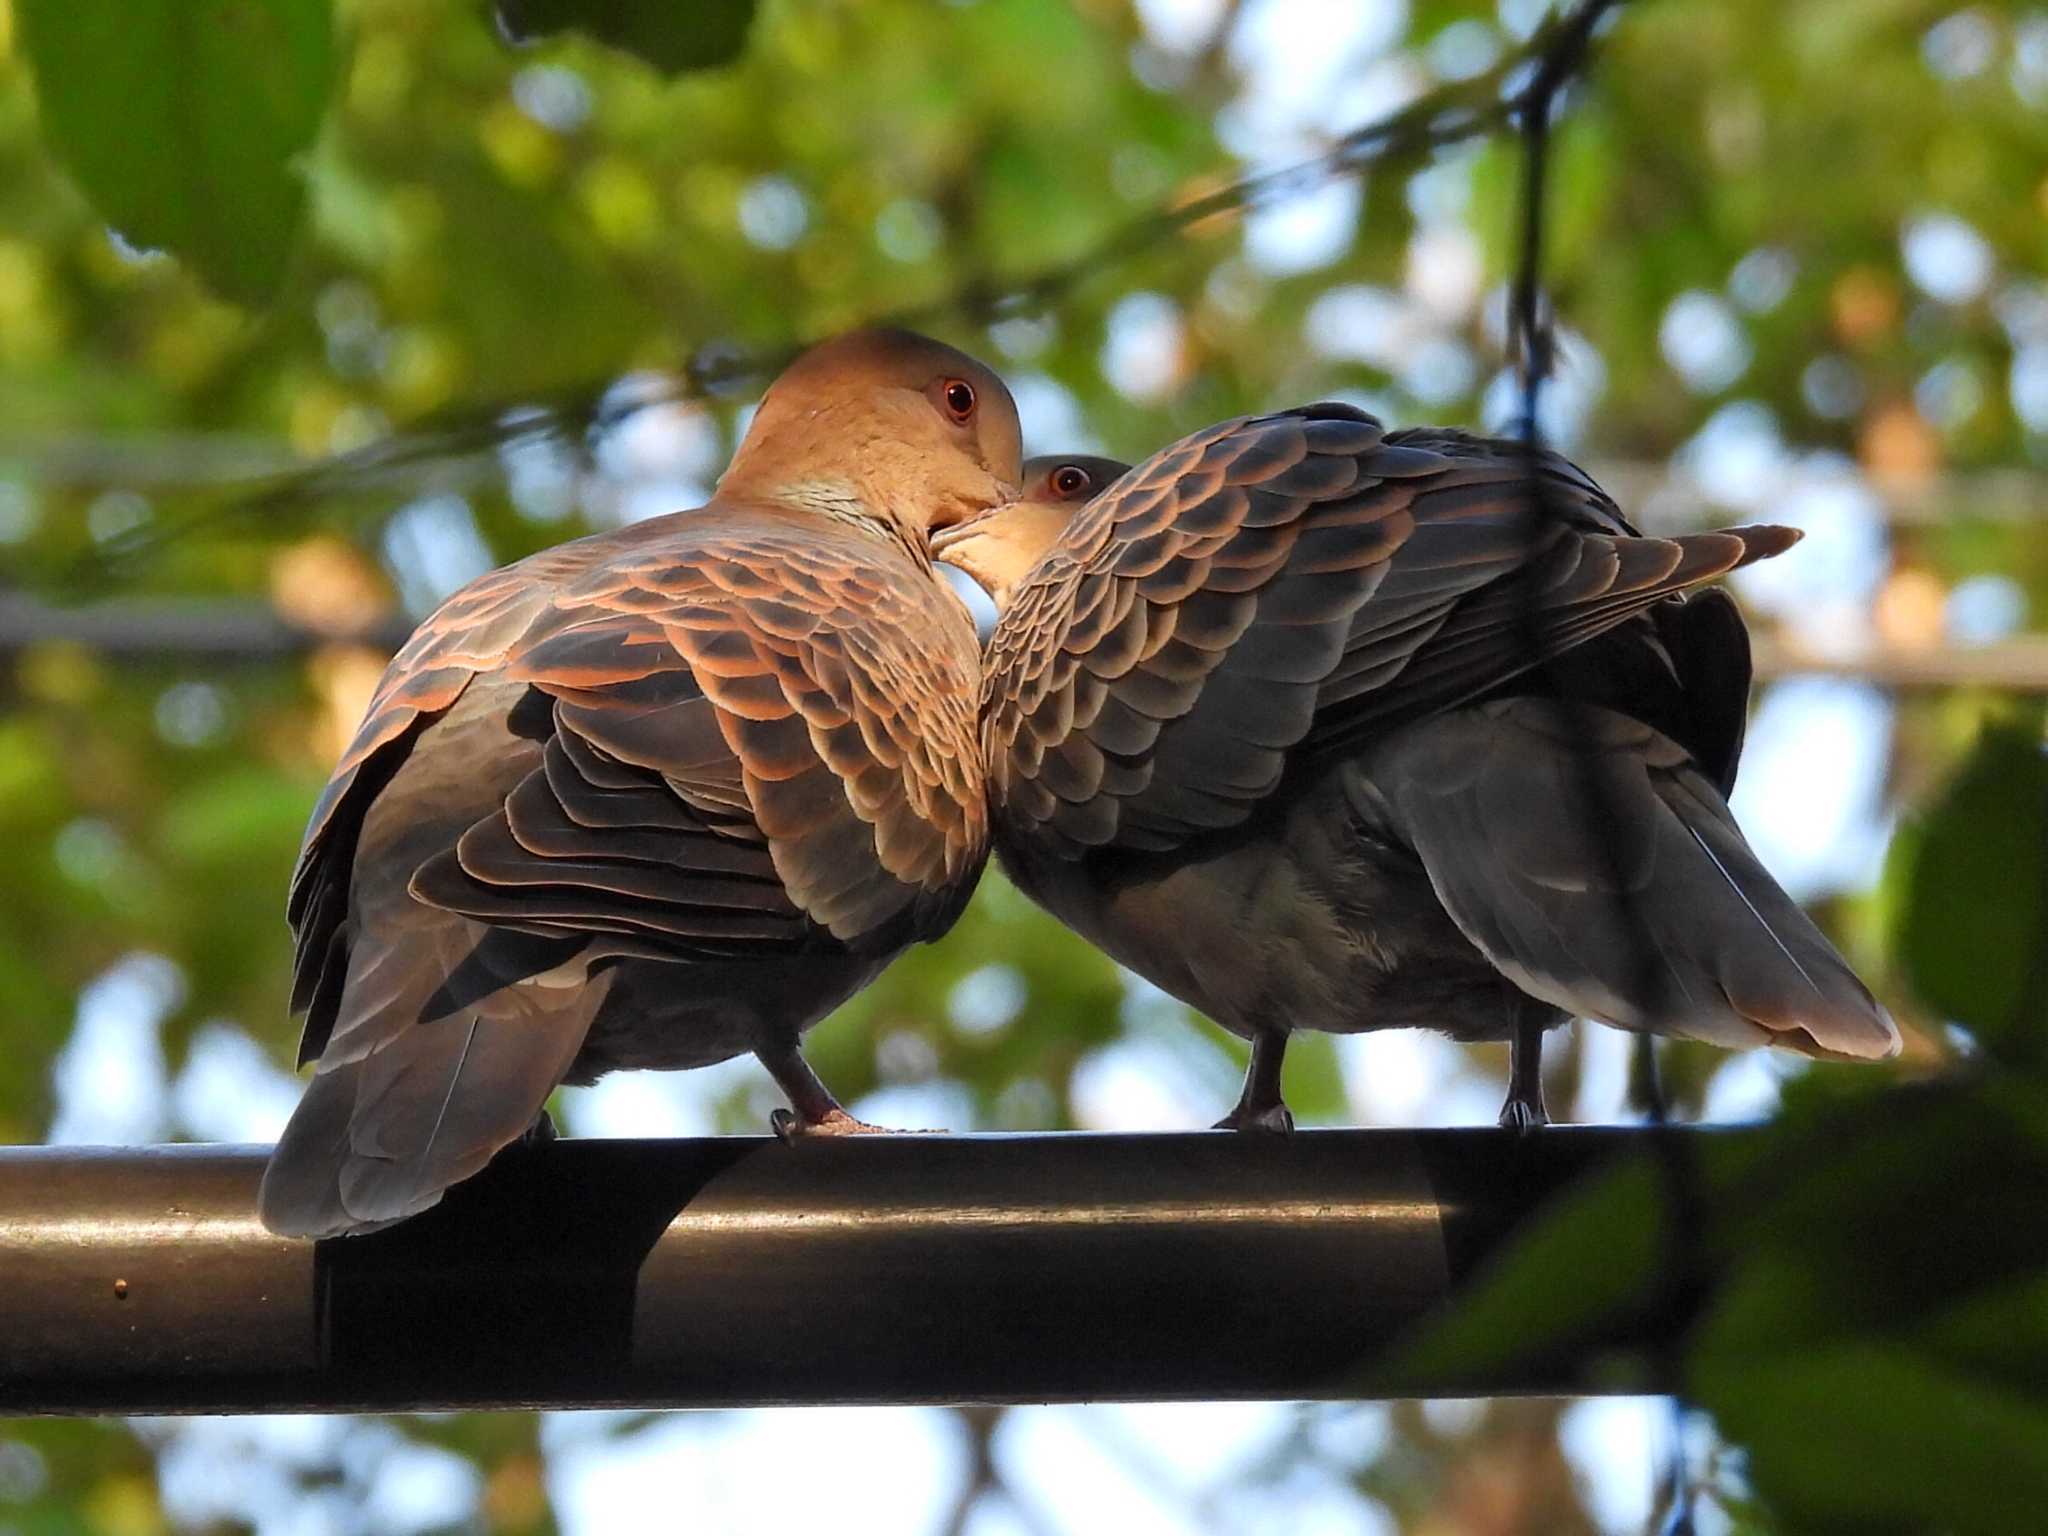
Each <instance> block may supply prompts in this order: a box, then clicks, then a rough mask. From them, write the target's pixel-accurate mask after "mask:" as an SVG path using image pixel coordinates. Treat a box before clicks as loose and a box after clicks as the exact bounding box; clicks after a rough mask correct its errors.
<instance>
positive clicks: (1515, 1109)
mask: <svg viewBox="0 0 2048 1536" xmlns="http://www.w3.org/2000/svg"><path fill="white" fill-rule="evenodd" d="M1500 1123H1501V1128H1502V1129H1503V1130H1509V1131H1516V1132H1519V1133H1521V1134H1523V1135H1527V1134H1528V1133H1529V1132H1530V1131H1533V1130H1535V1129H1536V1128H1537V1127H1538V1126H1539V1125H1548V1124H1550V1116H1549V1115H1548V1114H1547V1113H1546V1112H1545V1111H1544V1108H1543V1105H1542V1104H1541V1103H1540V1102H1539V1103H1532V1102H1530V1101H1529V1100H1528V1099H1524V1098H1518V1097H1516V1096H1515V1095H1513V1094H1510V1095H1509V1096H1508V1101H1507V1103H1505V1104H1503V1105H1501V1107H1500Z"/></svg>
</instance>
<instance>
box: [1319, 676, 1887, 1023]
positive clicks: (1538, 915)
mask: <svg viewBox="0 0 2048 1536" xmlns="http://www.w3.org/2000/svg"><path fill="white" fill-rule="evenodd" d="M1589 780H1590V782H1589ZM1354 782H1355V783H1356V784H1357V786H1358V789H1357V791H1356V792H1355V793H1354V800H1355V801H1357V802H1358V803H1359V804H1360V808H1361V810H1364V811H1365V812H1366V813H1367V814H1369V815H1378V816H1381V817H1383V818H1385V819H1386V820H1387V821H1389V822H1390V823H1391V827H1392V830H1393V831H1394V832H1395V833H1396V834H1397V835H1398V836H1400V837H1401V838H1403V839H1404V840H1405V841H1406V842H1407V843H1408V844H1409V845H1410V846H1411V847H1413V848H1414V850H1415V852H1416V853H1417V855H1418V856H1419V857H1420V859H1421V860H1422V863H1423V866H1424V868H1425V869H1426V870H1427V872H1428V874H1429V878H1430V882H1431V885H1432V887H1433V888H1434V890H1435V891H1436V894H1437V897H1438V899H1439V900H1440V901H1442V902H1443V904H1444V907H1445V910H1446V911H1448V912H1449V913H1450V915H1451V917H1452V920H1453V921H1455V922H1456V923H1457V925H1458V927H1459V929H1460V930H1461V931H1462V932H1463V933H1464V934H1465V936H1466V937H1467V938H1468V939H1470V940H1471V941H1472V942H1473V943H1474V944H1475V945H1477V946H1478V947H1479V949H1480V950H1481V951H1482V952H1483V953H1485V955H1486V956H1487V958H1488V959H1489V960H1490V961H1491V962H1492V963H1493V964H1494V965H1495V966H1496V967H1497V968H1498V969H1499V970H1500V971H1501V972H1502V974H1504V975H1506V976H1507V977H1508V978H1509V979H1510V980H1512V981H1513V982H1515V984H1516V985H1517V986H1519V987H1521V988H1522V989H1523V990H1524V991H1526V992H1528V993H1530V994H1531V995H1532V996H1535V997H1539V998H1541V999H1543V1000H1544V1001H1546V1002H1549V1003H1552V1004H1555V1005H1556V1006H1558V1007H1560V1008H1565V1009H1568V1010H1570V1011H1571V1012H1573V1013H1576V1014H1580V1015H1584V1016H1586V1017H1591V1018H1596V1019H1600V1020H1602V1021H1604V1022H1606V1023H1610V1024H1615V1025H1619V1026H1621V1027H1623V1028H1628V1029H1643V1030H1651V1031H1654V1032H1656V1033H1660V1034H1672V1035H1681V1036H1687V1037H1691V1038H1694V1039H1701V1040H1707V1041H1711V1042H1713V1043H1715V1044H1719V1045H1728V1046H1751V1045H1763V1044H1771V1045H1779V1046H1784V1047H1787V1048H1789V1049H1792V1050H1797V1051H1801V1052H1803V1053H1805V1054H1807V1055H1811V1056H1825V1057H1839V1058H1851V1059H1857V1060H1872V1059H1880V1058H1883V1057H1887V1056H1891V1055H1893V1054H1895V1053H1896V1052H1897V1051H1898V1048H1899V1035H1898V1031H1897V1029H1896V1028H1895V1027H1894V1026H1893V1024H1892V1021H1891V1019H1890V1018H1889V1017H1888V1016H1887V1015H1886V1014H1885V1011H1884V1010H1883V1009H1882V1008H1881V1007H1879V1006H1878V1004H1877V1003H1876V1001H1875V1000H1874V999H1873V998H1872V997H1871V995H1870V993H1869V991H1868V990H1866V989H1865V987H1864V986H1863V984H1862V982H1860V981H1859V980H1857V978H1856V976H1855V974H1854V973H1853V972H1852V971H1851V970H1850V969H1849V967H1848V965H1847V964H1846V963H1845V962H1844V961H1843V960H1842V958H1841V956H1840V955H1838V954H1837V953H1836V952H1835V950H1834V947H1833V946H1832V945H1831V944H1829V943H1828V941H1827V939H1826V938H1825V937H1824V936H1823V935H1822V934H1821V932H1820V930H1819V929H1818V928H1816V927H1815V926H1814V925H1813V923H1812V921H1811V920H1810V919H1808V918H1807V916H1806V915H1805V913H1803V912H1802V911H1800V909H1799V906H1798V904H1797V903H1796V902H1794V901H1793V900H1792V898H1791V897H1789V896H1788V895H1786V894H1785V892H1784V891H1783V890H1782V889H1781V888H1780V887H1779V886H1778V884H1777V882H1776V881H1774V880H1773V879H1772V878H1771V877H1770V874H1769V873H1768V872H1767V871H1766V870H1765V869H1764V867H1763V865H1762V864H1761V863H1760V862H1758V860H1757V857H1756V855H1755V854H1754V853H1753V852H1752V851H1751V850H1750V848H1749V845H1748V844H1747V843H1746V842H1745V841H1744V840H1743V837H1742V834H1741V832H1740V831H1739V830H1738V829H1737V827H1736V825H1735V822H1734V819H1733V817H1731V816H1730V815H1729V813H1728V808H1727V805H1726V803H1725V802H1724V801H1723V800H1722V799H1721V797H1720V795H1719V794H1718V793H1716V792H1715V790H1714V789H1713V787H1712V786H1711V785H1710V784H1709V783H1708V782H1707V780H1706V779H1705V778H1704V777H1703V776H1702V775H1701V773H1700V772H1699V770H1698V769H1697V768H1696V767H1695V766H1694V765H1693V764H1692V763H1691V761H1690V760H1689V759H1688V758H1687V757H1686V756H1685V754H1684V752H1683V751H1682V750H1681V749H1679V748H1678V747H1677V746H1676V745H1675V744H1674V743H1672V742H1671V741H1670V740H1668V739H1667V738H1665V737H1663V736H1661V735H1659V734H1658V733H1656V732H1655V731H1652V730H1651V729H1650V728H1649V727H1647V726H1644V725H1642V724H1640V723H1638V722H1636V721H1634V720H1630V719H1628V718H1627V717H1625V716H1622V715H1619V714H1614V713H1611V712H1609V711H1605V710H1597V709H1577V710H1572V711H1569V712H1560V711H1558V710H1557V709H1556V708H1555V707H1554V706H1553V705H1551V704H1549V703H1547V702H1546V701H1542V700H1536V699H1506V700H1498V701H1494V702H1492V703H1488V704H1483V705H1476V706H1471V707H1469V708H1466V709H1462V710H1457V711H1454V712H1452V713H1450V714H1448V715H1445V716H1442V717H1439V718H1438V719H1436V720H1432V721H1429V722H1427V723H1425V724H1422V725H1419V726H1415V727H1412V728H1410V729H1409V730H1406V731H1403V732H1400V733H1398V734H1397V735H1396V736H1395V737H1394V738H1393V739H1392V740H1391V741H1389V742H1388V743H1387V744H1386V745H1385V746H1383V747H1382V748H1381V749H1379V750H1378V751H1376V752H1375V753H1373V754H1371V755H1370V756H1369V757H1367V758H1366V759H1364V760H1363V761H1362V762H1361V763H1360V764H1359V766H1358V771H1357V774H1356V776H1355V780H1354Z"/></svg>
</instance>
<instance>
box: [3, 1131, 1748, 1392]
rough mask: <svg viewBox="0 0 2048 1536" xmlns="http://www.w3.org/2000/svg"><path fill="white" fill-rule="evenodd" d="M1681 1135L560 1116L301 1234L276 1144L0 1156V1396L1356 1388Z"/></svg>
mask: <svg viewBox="0 0 2048 1536" xmlns="http://www.w3.org/2000/svg"><path fill="white" fill-rule="evenodd" d="M1702 1134H1709V1133H1700V1132H1650V1131H1639V1130H1620V1129H1596V1128H1554V1129H1550V1130H1545V1131H1540V1132H1537V1133H1535V1134H1532V1135H1526V1136H1517V1135H1515V1134H1513V1133H1511V1132H1505V1131H1493V1130H1471V1131H1467V1130H1443V1131H1316V1132H1304V1133H1302V1134H1299V1135H1296V1136H1293V1137H1287V1138H1281V1137H1260V1136H1250V1135H1235V1134H1228V1133H1210V1134H1202V1135H1176V1136H1097V1135H1041V1136H1014V1137H991V1136H960V1137H942V1136H875V1137H867V1136H862V1137H849V1138H843V1139H840V1138H833V1139H829V1140H825V1139H821V1140H817V1141H813V1142H808V1143H803V1144H799V1145H796V1146H785V1145H782V1144H781V1143H779V1142H776V1141H773V1140H769V1139H756V1138H726V1139H716V1140H701V1141H646V1142H640V1141H575V1140H570V1141H558V1142H554V1143H551V1144H545V1145H541V1146H537V1147H532V1148H520V1149H516V1150H514V1151H513V1152H511V1153H508V1154H507V1155H506V1156H504V1157H501V1158H500V1159H499V1161H498V1162H497V1163H495V1164H494V1165H493V1166H492V1167H491V1168H489V1169H487V1170H486V1171H485V1172H484V1173H483V1174H482V1175H480V1176H479V1177H477V1178H476V1179H474V1180H471V1181H470V1182H469V1183H468V1184H466V1185H464V1186H461V1187H459V1188H457V1189H456V1190H454V1191H452V1192H451V1193H450V1195H449V1197H448V1198H447V1199H446V1200H445V1201H444V1202H443V1204H442V1205H441V1206H439V1207H438V1208H436V1209H435V1210H433V1211H430V1212H428V1213H426V1214H425V1215H423V1216H420V1217H417V1218H415V1219H414V1220H412V1221H409V1222H406V1223H403V1224H401V1225H399V1226H397V1227H394V1228H391V1229H389V1230H387V1231H385V1232H381V1233H376V1234H373V1235H371V1236H368V1237H359V1238H348V1239H343V1240H339V1241H332V1242H323V1243H320V1244H317V1245H316V1244H313V1243H308V1242H300V1241H290V1240H286V1239H281V1238H276V1237H273V1236H271V1235H270V1234H269V1233H267V1232H265V1231H264V1230H263V1228H262V1227H261V1226H260V1225H259V1224H258V1222H257V1220H256V1214H255V1197H256V1186H257V1181H258V1179H259V1178H260V1176H261V1174H262V1169H263V1159H264V1156H265V1153H266V1151H267V1149H266V1148H261V1147H239V1148H224V1147H160V1148H143V1149H120V1150H80V1149H74V1148H39V1147H30V1148H8V1149H0V1413H11V1414H19V1413H202V1412H205V1413H211V1412H239V1411H270V1412H274V1411H348V1410H373V1409H374V1410H398V1409H421V1408H512V1407H554V1408H583V1407H598V1406H631V1407H640V1408H654V1407H734V1406H743V1405H750V1404H775V1403H944V1402H982V1403H1023V1402H1045V1401H1088V1400H1117V1399H1122V1400H1147V1399H1153V1400H1163V1399H1222V1398H1318V1397H1355V1396H1361V1395H1365V1392H1366V1390H1367V1389H1366V1388H1365V1387H1364V1386H1363V1385H1362V1383H1364V1381H1365V1380H1366V1374H1365V1373H1367V1372H1368V1371H1370V1370H1371V1369H1372V1368H1373V1367H1374V1365H1375V1362H1377V1361H1379V1360H1382V1359H1384V1358H1385V1356H1386V1353H1387V1350H1388V1348H1389V1346H1390V1345H1391V1344H1392V1343H1393V1342H1395V1341H1396V1340H1398V1339H1399V1338H1400V1337H1401V1336H1402V1335H1403V1333H1404V1331H1405V1330H1407V1329H1408V1328H1409V1327H1410V1326H1411V1325H1412V1324H1413V1323H1415V1322H1416V1321H1417V1320H1418V1319H1419V1318H1421V1317H1423V1316H1424V1315H1425V1314H1426V1313H1427V1312H1429V1311H1430V1310H1431V1309H1432V1308H1434V1307H1437V1306H1438V1305H1440V1304H1442V1303H1444V1302H1445V1301H1446V1300H1447V1299H1451V1298H1454V1297H1455V1296H1456V1294H1457V1293H1458V1292H1459V1290H1460V1289H1461V1288H1462V1287H1463V1286H1464V1285H1465V1284H1466V1283H1467V1282H1468V1281H1469V1280H1470V1278H1471V1277H1472V1276H1473V1275H1474V1273H1475V1272H1477V1271H1478V1270H1479V1269H1480V1268H1481V1267H1482V1266H1483V1265H1484V1264H1485V1262H1486V1261H1487V1259H1488V1258H1489V1256H1491V1255H1493V1254H1495V1253H1497V1252H1498V1251H1499V1250H1500V1249H1501V1247H1502V1245H1503V1243H1504V1242H1505V1241H1506V1240H1507V1239H1508V1238H1509V1237H1510V1236H1511V1235H1512V1234H1513V1233H1514V1232H1515V1231H1516V1229H1517V1228H1518V1227H1520V1226H1521V1225H1522V1224H1523V1223H1525V1222H1526V1221H1528V1220H1529V1219H1530V1218H1531V1217H1532V1216H1533V1215H1535V1214H1536V1213H1537V1212H1538V1211H1540V1209H1541V1208H1542V1206H1543V1205H1544V1204H1545V1203H1546V1202H1547V1201H1548V1200H1550V1199H1551V1198H1552V1197H1553V1196H1555V1195H1556V1194H1557V1193H1558V1192H1559V1191H1560V1190H1562V1189H1563V1188H1565V1187H1566V1186H1567V1185H1569V1184H1570V1183H1571V1182H1572V1181H1573V1180H1575V1179H1576V1178H1578V1177H1580V1176H1581V1175H1583V1174H1584V1173H1586V1172H1587V1171H1588V1170H1589V1169H1590V1168H1592V1167H1594V1166H1595V1165H1598V1164H1601V1163H1604V1162H1606V1161H1608V1160H1609V1159H1612V1158H1614V1157H1617V1156H1621V1155H1624V1154H1626V1153H1627V1152H1629V1151H1630V1150H1632V1149H1640V1148H1643V1147H1645V1146H1647V1145H1648V1144H1649V1143H1650V1142H1651V1141H1652V1140H1653V1139H1654V1138H1656V1137H1659V1136H1664V1137H1675V1138H1677V1139H1678V1140H1679V1141H1680V1142H1683V1141H1685V1140H1688V1139H1693V1138H1697V1137H1698V1136H1700V1135H1702ZM1713 1134H1729V1133H1713ZM1737 1134H1739V1133H1737ZM1667 1150H1669V1148H1668V1147H1667ZM1588 1262H1590V1263H1597V1262H1599V1260H1598V1256H1595V1255H1589V1256H1588ZM1689 1311H1690V1303H1689V1302H1688V1301H1687V1300H1686V1299H1685V1298H1683V1297H1674V1298H1672V1299H1671V1300H1669V1301H1668V1302H1667V1303H1660V1304H1659V1305H1658V1306H1657V1307H1655V1308H1650V1309H1646V1310H1645V1311H1644V1312H1643V1314H1642V1315H1640V1316H1638V1317H1635V1318H1633V1319H1631V1320H1630V1321H1629V1323H1627V1324H1626V1325H1625V1331H1626V1333H1627V1335H1628V1336H1626V1337H1615V1338H1603V1339H1597V1340H1581V1341H1579V1343H1578V1345H1576V1346H1575V1347H1574V1349H1573V1350H1572V1351H1571V1352H1570V1354H1569V1356H1568V1357H1559V1358H1551V1359H1532V1360H1530V1361H1529V1362H1527V1364H1526V1365H1525V1366H1524V1367H1522V1368H1519V1369H1518V1371H1517V1373H1516V1374H1515V1375H1514V1377H1513V1378H1512V1379H1499V1380H1488V1381H1484V1382H1469V1381H1468V1382H1459V1383H1445V1382H1434V1383H1432V1382H1430V1381H1399V1382H1392V1381H1388V1380H1386V1379H1385V1378H1384V1377H1380V1378H1378V1379H1375V1380H1373V1382H1372V1384H1371V1387H1370V1390H1371V1391H1373V1392H1376V1393H1381V1394H1386V1393H1391V1392H1399V1393H1401V1394H1403V1395H1406V1394H1410V1393H1412V1394H1415V1395H1430V1394H1433V1393H1436V1392H1443V1391H1459V1392H1466V1393H1483V1394H1486V1395H1493V1394H1498V1393H1516V1392H1565V1391H1597V1390H1620V1389H1622V1388H1623V1387H1624V1386H1625V1385H1631V1386H1632V1387H1633V1389H1635V1390H1641V1389H1642V1387H1643V1383H1642V1382H1641V1381H1640V1380H1637V1381H1636V1382H1634V1383H1632V1384H1624V1383H1621V1382H1617V1381H1614V1380H1612V1379H1611V1378H1607V1379H1603V1380H1597V1381H1596V1380H1589V1379H1588V1372H1589V1371H1590V1370H1591V1369H1592V1368H1593V1364H1592V1363H1593V1359H1594V1357H1595V1355H1597V1354H1601V1353H1603V1352H1605V1351H1607V1350H1610V1349H1615V1348H1622V1349H1635V1350H1640V1351H1643V1352H1644V1353H1645V1354H1646V1355H1648V1356H1650V1357H1655V1355H1656V1354H1657V1352H1658V1350H1659V1348H1660V1346H1661V1345H1663V1344H1665V1343H1668V1341H1669V1340H1670V1339H1671V1338H1673V1337H1675V1336H1676V1333H1677V1331H1678V1330H1679V1329H1681V1328H1682V1327H1683V1326H1684V1323H1685V1321H1686V1317H1687V1314H1688V1313H1689Z"/></svg>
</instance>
